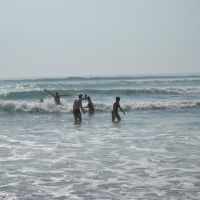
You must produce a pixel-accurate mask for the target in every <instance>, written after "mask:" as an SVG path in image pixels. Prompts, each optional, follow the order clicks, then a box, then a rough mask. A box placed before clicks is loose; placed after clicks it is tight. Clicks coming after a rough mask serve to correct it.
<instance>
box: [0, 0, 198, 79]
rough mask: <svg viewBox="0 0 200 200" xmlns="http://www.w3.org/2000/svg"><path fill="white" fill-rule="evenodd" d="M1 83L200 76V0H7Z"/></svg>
mask: <svg viewBox="0 0 200 200" xmlns="http://www.w3.org/2000/svg"><path fill="white" fill-rule="evenodd" d="M0 69H1V72H0V77H1V78H6V77H44V76H45V77H46V76H83V75H92V76H94V75H123V74H124V75H129V74H131V75H132V74H157V73H200V0H0Z"/></svg>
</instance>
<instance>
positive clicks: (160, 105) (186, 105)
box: [0, 101, 200, 114]
mask: <svg viewBox="0 0 200 200" xmlns="http://www.w3.org/2000/svg"><path fill="white" fill-rule="evenodd" d="M94 106H95V110H96V112H110V111H111V110H112V104H108V103H107V104H105V103H94ZM121 106H122V107H123V109H124V110H125V111H127V112H131V111H145V110H146V111H148V110H182V109H200V101H176V102H142V103H138V102H135V103H127V104H123V105H121ZM5 113H11V114H12V113H30V114H59V113H60V114H64V113H72V105H69V104H62V105H55V104H54V103H53V102H50V101H49V102H45V103H35V102H17V101H0V114H5Z"/></svg>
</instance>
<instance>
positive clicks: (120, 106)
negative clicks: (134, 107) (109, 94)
mask: <svg viewBox="0 0 200 200" xmlns="http://www.w3.org/2000/svg"><path fill="white" fill-rule="evenodd" d="M119 109H120V110H121V111H122V112H123V113H124V115H125V112H124V110H123V109H122V108H121V106H120V105H119Z"/></svg>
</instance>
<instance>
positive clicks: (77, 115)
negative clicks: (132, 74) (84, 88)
mask: <svg viewBox="0 0 200 200" xmlns="http://www.w3.org/2000/svg"><path fill="white" fill-rule="evenodd" d="M45 91H46V92H47V93H48V94H50V95H51V96H52V97H53V98H54V102H55V104H56V105H59V104H61V101H60V98H61V97H62V96H69V95H68V94H59V93H58V92H55V93H53V92H50V91H48V90H46V89H45ZM82 100H88V104H87V106H85V107H83V106H82ZM40 102H43V99H41V100H40ZM119 102H120V97H116V101H115V102H114V104H113V109H112V121H113V122H114V121H115V119H117V120H118V121H121V117H120V115H119V112H118V111H119V110H120V111H122V112H123V114H124V115H125V112H124V110H123V109H122V108H121V106H120V103H119ZM84 108H88V112H89V114H94V111H95V109H94V105H93V103H92V100H91V98H90V97H89V96H87V95H85V96H84V97H83V95H82V94H79V95H78V98H77V99H75V101H74V103H73V115H74V120H75V122H78V123H81V121H82V116H81V111H82V112H83V113H85V112H86V111H85V110H84Z"/></svg>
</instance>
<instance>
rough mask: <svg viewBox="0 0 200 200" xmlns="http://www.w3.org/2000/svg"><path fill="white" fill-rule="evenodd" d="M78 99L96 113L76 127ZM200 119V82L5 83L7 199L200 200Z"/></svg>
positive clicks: (2, 132) (2, 181)
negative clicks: (114, 116) (116, 108)
mask: <svg viewBox="0 0 200 200" xmlns="http://www.w3.org/2000/svg"><path fill="white" fill-rule="evenodd" d="M44 89H48V90H50V91H51V92H55V91H59V93H60V94H69V96H65V97H62V98H61V102H62V105H57V106H56V105H54V101H53V98H52V97H51V96H50V95H49V94H48V93H46V92H45V91H44ZM79 93H82V94H87V95H89V96H90V97H91V98H92V100H93V103H94V106H95V109H96V112H95V114H94V115H93V116H90V115H88V114H87V113H86V114H82V117H83V122H82V123H81V124H79V125H75V124H74V119H73V115H72V104H73V101H74V99H75V98H76V96H77V95H78V94H79ZM116 96H120V97H121V101H120V104H121V107H122V108H124V110H125V112H126V114H125V115H123V113H121V112H120V115H121V117H122V121H121V122H120V123H112V121H111V109H112V104H113V103H114V101H115V97H116ZM40 98H43V99H44V103H40V102H39V100H40ZM86 104H87V101H85V100H84V101H83V105H84V106H85V105H86ZM199 119H200V76H186V75H185V76H144V77H82V78H80V77H71V78H57V79H50V78H49V79H23V80H1V81H0V200H15V199H17V200H18V199H20V200H35V199H40V200H46V199H47V200H48V199H50V200H51V199H58V200H61V199H63V200H65V199H72V200H73V199H75V200H77V199H78V200H79V199H80V200H85V199H86V200H93V199H116V200H118V199H119V200H121V199H125V200H126V199H133V200H134V199H136V200H143V199H146V200H163V199H164V200H165V199H166V200H188V199H192V200H199V199H200V123H199Z"/></svg>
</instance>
